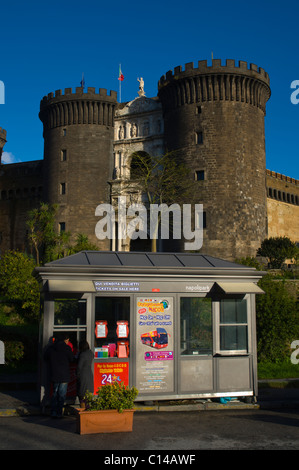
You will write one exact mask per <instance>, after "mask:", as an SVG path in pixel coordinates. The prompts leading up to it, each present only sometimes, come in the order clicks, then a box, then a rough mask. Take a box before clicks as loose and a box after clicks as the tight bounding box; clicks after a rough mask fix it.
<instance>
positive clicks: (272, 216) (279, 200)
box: [266, 170, 299, 243]
mask: <svg viewBox="0 0 299 470" xmlns="http://www.w3.org/2000/svg"><path fill="white" fill-rule="evenodd" d="M266 176H267V194H268V198H267V213H268V237H283V236H286V237H289V238H290V239H291V240H292V241H293V242H297V243H298V242H299V181H298V180H295V179H294V178H290V177H288V176H285V175H281V174H279V173H276V172H274V171H270V170H267V173H266Z"/></svg>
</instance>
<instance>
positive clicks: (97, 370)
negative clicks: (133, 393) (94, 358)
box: [94, 362, 129, 393]
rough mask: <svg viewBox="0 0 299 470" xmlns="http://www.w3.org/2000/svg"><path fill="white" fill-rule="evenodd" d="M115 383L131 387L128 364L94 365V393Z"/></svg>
mask: <svg viewBox="0 0 299 470" xmlns="http://www.w3.org/2000/svg"><path fill="white" fill-rule="evenodd" d="M114 382H119V383H122V382H123V383H124V385H129V363H128V362H95V364H94V393H96V392H97V390H98V388H99V387H101V386H102V385H107V384H112V383H114Z"/></svg>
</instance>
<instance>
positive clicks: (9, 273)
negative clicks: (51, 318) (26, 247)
mask: <svg viewBox="0 0 299 470" xmlns="http://www.w3.org/2000/svg"><path fill="white" fill-rule="evenodd" d="M34 268H35V262H34V260H33V259H32V258H30V257H29V256H27V255H26V254H24V253H20V252H18V251H7V252H5V253H4V255H2V256H1V259H0V294H1V297H2V299H3V300H4V301H6V302H9V303H11V302H12V303H14V304H15V305H16V307H17V309H18V311H19V312H20V313H21V314H22V316H24V318H26V319H27V320H29V321H35V320H37V318H38V315H39V304H40V303H39V299H40V293H39V285H38V282H37V280H36V279H35V278H34V277H33V275H32V273H33V270H34Z"/></svg>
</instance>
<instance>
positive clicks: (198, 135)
mask: <svg viewBox="0 0 299 470" xmlns="http://www.w3.org/2000/svg"><path fill="white" fill-rule="evenodd" d="M195 139H196V143H197V144H202V143H203V135H202V132H196V136H195Z"/></svg>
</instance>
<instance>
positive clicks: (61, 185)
mask: <svg viewBox="0 0 299 470" xmlns="http://www.w3.org/2000/svg"><path fill="white" fill-rule="evenodd" d="M60 194H65V183H60Z"/></svg>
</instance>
